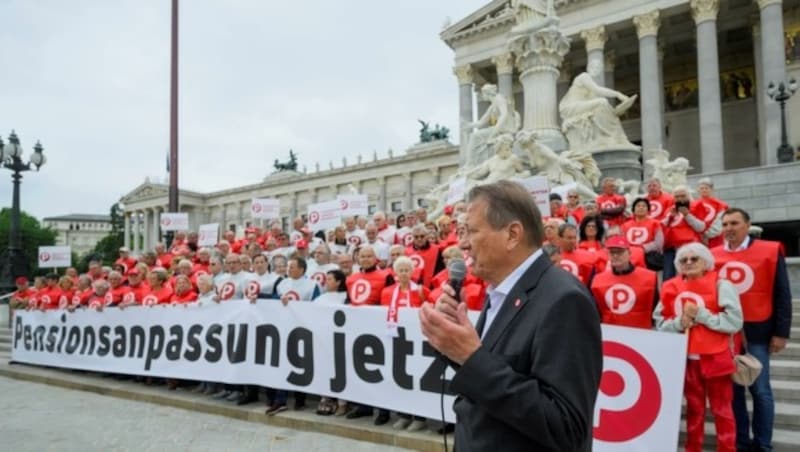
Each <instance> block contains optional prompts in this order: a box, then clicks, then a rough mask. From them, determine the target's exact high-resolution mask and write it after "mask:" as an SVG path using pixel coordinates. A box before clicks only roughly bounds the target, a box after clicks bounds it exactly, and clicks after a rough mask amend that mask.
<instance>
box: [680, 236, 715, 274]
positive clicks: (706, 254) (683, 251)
mask: <svg viewBox="0 0 800 452" xmlns="http://www.w3.org/2000/svg"><path fill="white" fill-rule="evenodd" d="M687 254H694V255H695V256H697V257H699V258H700V259H702V260H703V262H704V263H705V268H706V271H709V270H713V269H714V255H713V254H711V251H710V250H709V249H708V248H707V247H706V246H705V245H703V244H702V243H699V242H694V243H689V244H687V245H683V246H682V247H680V248H678V252H677V253H675V262H674V264H675V268H677V269H680V268H681V267H680V264H679V263H680V260H681V258H683V257H684V256H686V255H687Z"/></svg>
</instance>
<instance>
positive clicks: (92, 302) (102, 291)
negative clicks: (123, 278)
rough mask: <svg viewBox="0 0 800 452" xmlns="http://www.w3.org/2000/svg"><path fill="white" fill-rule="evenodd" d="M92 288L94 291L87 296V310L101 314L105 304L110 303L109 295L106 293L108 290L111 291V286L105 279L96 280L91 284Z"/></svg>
mask: <svg viewBox="0 0 800 452" xmlns="http://www.w3.org/2000/svg"><path fill="white" fill-rule="evenodd" d="M92 288H93V289H94V291H93V292H92V295H91V296H89V301H88V304H89V309H95V310H97V311H98V312H101V311H102V310H103V308H104V307H105V306H106V304H108V303H110V302H111V294H109V293H108V291H109V289H111V284H109V282H108V281H106V280H105V279H98V280H97V281H95V282H93V283H92Z"/></svg>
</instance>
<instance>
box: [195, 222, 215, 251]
mask: <svg viewBox="0 0 800 452" xmlns="http://www.w3.org/2000/svg"><path fill="white" fill-rule="evenodd" d="M217 243H219V223H209V224H201V225H200V229H198V230H197V245H198V246H215V245H216V244H217Z"/></svg>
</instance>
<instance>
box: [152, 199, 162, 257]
mask: <svg viewBox="0 0 800 452" xmlns="http://www.w3.org/2000/svg"><path fill="white" fill-rule="evenodd" d="M159 212H160V211H159V208H158V207H153V238H152V243H151V247H153V248H155V246H156V243H158V242H160V241H161V216H160V215H159Z"/></svg>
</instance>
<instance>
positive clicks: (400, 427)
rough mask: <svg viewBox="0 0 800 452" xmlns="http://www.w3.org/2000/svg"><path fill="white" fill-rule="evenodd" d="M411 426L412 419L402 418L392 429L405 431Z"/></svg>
mask: <svg viewBox="0 0 800 452" xmlns="http://www.w3.org/2000/svg"><path fill="white" fill-rule="evenodd" d="M410 424H411V419H405V418H402V417H401V418H400V419H398V420H397V421H396V422H395V423H394V424H392V428H393V429H395V430H403V429H406V428H408V426H409V425H410Z"/></svg>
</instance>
